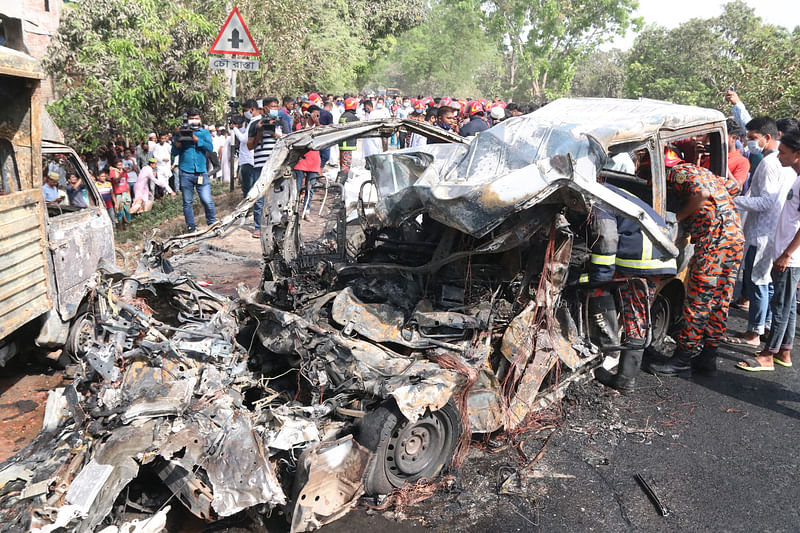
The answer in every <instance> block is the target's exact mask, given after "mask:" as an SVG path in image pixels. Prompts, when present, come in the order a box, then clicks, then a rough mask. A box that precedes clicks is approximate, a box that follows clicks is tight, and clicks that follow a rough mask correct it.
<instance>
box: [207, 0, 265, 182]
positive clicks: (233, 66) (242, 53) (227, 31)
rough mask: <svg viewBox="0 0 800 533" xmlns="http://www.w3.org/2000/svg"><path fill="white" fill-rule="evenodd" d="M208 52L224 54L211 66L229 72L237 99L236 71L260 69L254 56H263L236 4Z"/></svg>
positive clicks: (230, 155) (231, 154)
mask: <svg viewBox="0 0 800 533" xmlns="http://www.w3.org/2000/svg"><path fill="white" fill-rule="evenodd" d="M208 52H209V53H210V54H220V56H222V57H216V56H211V58H210V59H209V67H210V68H214V69H225V70H226V71H227V72H228V73H229V75H230V78H231V90H230V97H231V98H230V101H231V102H234V101H236V72H237V71H239V70H247V71H250V72H255V71H258V59H254V58H256V57H259V56H261V53H260V52H259V51H258V46H256V43H255V41H254V40H253V37H252V36H251V35H250V30H248V29H247V24H245V23H244V19H243V18H242V14H241V13H239V9H238V8H236V6H234V7H233V9H231V12H230V13H229V14H228V18H227V19H225V23H224V24H223V25H222V28H220V30H219V33H218V34H217V38H216V39H215V40H214V44H212V45H211V48H210V49H209V51H208ZM225 54H229V55H230V56H231V57H230V58H227V57H224V56H225ZM231 111H234V109H233V106H231ZM226 126H227V125H226ZM234 146H236V145H235V143H234V144H233V146H231V147H229V148H228V153H229V156H228V164H229V165H230V176H231V191H233V184H234V181H235V177H234V165H233V150H232V148H233V147H234Z"/></svg>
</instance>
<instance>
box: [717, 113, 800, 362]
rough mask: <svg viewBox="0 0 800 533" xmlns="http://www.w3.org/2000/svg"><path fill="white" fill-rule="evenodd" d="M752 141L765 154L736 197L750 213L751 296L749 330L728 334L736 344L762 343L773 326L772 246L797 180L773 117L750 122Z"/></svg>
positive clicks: (747, 278)
mask: <svg viewBox="0 0 800 533" xmlns="http://www.w3.org/2000/svg"><path fill="white" fill-rule="evenodd" d="M747 138H748V139H749V142H748V144H749V145H750V146H751V149H752V150H755V151H760V152H761V153H762V154H764V159H763V160H762V161H761V164H759V165H758V168H756V170H755V172H754V173H753V175H752V177H751V178H750V188H749V189H748V191H747V194H746V195H745V196H739V197H737V198H734V199H733V202H734V204H736V207H737V208H739V210H740V211H742V212H743V213H744V214H746V215H747V217H746V218H745V223H744V239H745V256H744V280H743V283H744V291H745V295H746V296H747V297H748V298H749V300H750V309H749V316H748V324H747V332H746V333H745V334H744V336H743V337H727V338H726V342H728V343H729V344H734V345H746V346H759V345H760V344H761V341H760V337H761V335H763V334H764V331H765V329H769V323H770V322H771V313H770V312H769V301H770V298H771V290H772V283H771V280H770V270H771V268H772V255H771V250H770V249H769V247H768V244H769V241H770V239H771V238H772V237H773V236H774V235H775V225H776V223H777V216H776V215H777V214H778V213H780V211H781V208H782V207H783V202H784V201H785V200H786V193H787V192H788V190H789V187H791V185H792V183H794V179H795V174H794V172H793V171H792V170H791V169H790V168H788V167H783V166H782V165H781V163H780V161H778V151H777V149H778V127H777V126H776V125H775V121H774V120H772V119H771V118H769V117H756V118H754V119H753V120H751V121H750V122H748V123H747Z"/></svg>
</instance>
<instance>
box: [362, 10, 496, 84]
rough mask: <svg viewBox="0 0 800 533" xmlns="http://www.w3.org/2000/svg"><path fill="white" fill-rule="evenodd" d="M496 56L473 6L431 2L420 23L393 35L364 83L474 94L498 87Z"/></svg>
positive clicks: (494, 49) (493, 45) (493, 46)
mask: <svg viewBox="0 0 800 533" xmlns="http://www.w3.org/2000/svg"><path fill="white" fill-rule="evenodd" d="M500 61H501V54H500V50H499V48H498V46H497V45H496V43H494V41H492V40H491V39H489V38H487V36H486V34H485V33H484V30H483V28H482V27H481V18H480V15H479V13H478V12H477V11H475V10H473V9H470V6H468V5H464V4H461V5H458V4H453V3H446V2H434V3H433V4H432V5H431V9H430V12H429V16H428V18H427V19H426V21H425V22H424V23H423V24H421V25H419V26H417V27H415V28H413V29H411V30H409V31H407V32H405V33H403V34H402V35H400V36H398V38H397V39H396V40H395V41H394V43H393V46H392V47H391V49H390V51H389V53H388V54H387V55H386V56H385V58H384V59H382V60H381V61H379V62H377V63H376V64H375V67H374V73H373V74H372V75H371V76H370V77H369V78H368V82H370V83H372V84H375V85H383V86H387V87H398V88H400V89H401V90H402V91H403V93H404V94H417V93H424V94H434V95H451V96H458V97H468V96H474V97H477V95H486V94H492V93H494V92H496V91H498V90H499V89H500V87H499V83H498V82H499V76H498V75H499V73H500Z"/></svg>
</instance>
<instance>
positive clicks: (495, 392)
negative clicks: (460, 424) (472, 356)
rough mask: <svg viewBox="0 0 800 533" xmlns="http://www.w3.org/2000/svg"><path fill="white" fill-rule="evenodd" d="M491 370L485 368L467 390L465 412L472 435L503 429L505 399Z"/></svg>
mask: <svg viewBox="0 0 800 533" xmlns="http://www.w3.org/2000/svg"><path fill="white" fill-rule="evenodd" d="M501 391H502V389H501V387H500V383H499V381H498V380H497V376H495V374H494V372H492V370H491V368H489V367H485V368H483V369H481V371H480V373H479V374H478V379H477V380H475V383H474V384H473V385H472V388H471V389H470V390H469V396H468V397H467V410H468V414H469V422H470V425H471V426H472V432H473V433H492V432H494V431H497V430H498V429H501V428H502V427H503V420H504V419H503V413H504V410H505V399H504V398H503V394H502V392H501Z"/></svg>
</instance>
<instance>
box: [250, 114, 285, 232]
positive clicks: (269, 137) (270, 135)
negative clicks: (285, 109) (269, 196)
mask: <svg viewBox="0 0 800 533" xmlns="http://www.w3.org/2000/svg"><path fill="white" fill-rule="evenodd" d="M264 110H265V111H266V115H261V116H260V117H258V118H259V119H260V120H253V121H252V122H251V123H250V126H249V127H248V131H247V147H248V148H250V149H251V150H253V167H254V168H253V182H252V183H251V187H252V185H253V184H255V183H256V182H257V181H258V179H259V178H260V177H261V170H262V169H263V168H264V166H265V165H266V164H267V159H269V156H270V155H272V150H274V149H275V142H276V141H277V140H278V139H279V138H280V137H283V134H284V131H283V124H284V121H283V120H281V118H280V116H279V110H278V99H277V98H265V99H264ZM263 209H264V196H263V194H262V195H261V197H260V198H259V199H258V200H257V201H256V203H255V205H254V206H253V225H254V227H255V231H254V232H253V238H256V239H257V238H259V237H260V236H261V211H262V210H263Z"/></svg>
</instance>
